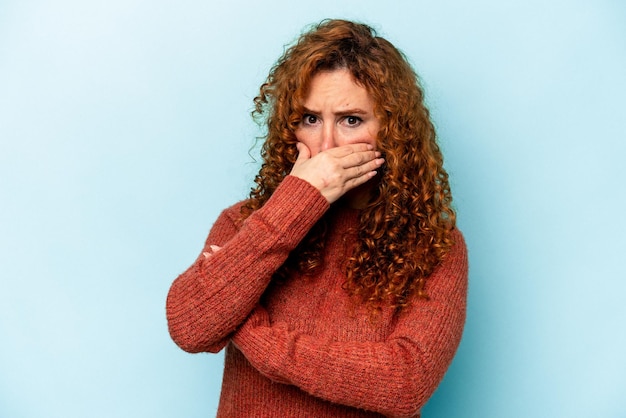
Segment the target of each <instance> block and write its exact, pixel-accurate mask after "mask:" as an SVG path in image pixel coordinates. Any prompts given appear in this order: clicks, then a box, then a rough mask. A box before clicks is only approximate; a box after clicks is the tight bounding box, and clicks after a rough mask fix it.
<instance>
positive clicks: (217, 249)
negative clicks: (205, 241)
mask: <svg viewBox="0 0 626 418" xmlns="http://www.w3.org/2000/svg"><path fill="white" fill-rule="evenodd" d="M209 248H211V252H208V251H204V252H203V253H202V255H203V256H204V258H209V257H211V256H212V255H213V254H215V253H216V252H218V251H219V250H221V249H222V247H220V246H217V245H209Z"/></svg>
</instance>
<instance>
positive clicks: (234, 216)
mask: <svg viewBox="0 0 626 418" xmlns="http://www.w3.org/2000/svg"><path fill="white" fill-rule="evenodd" d="M247 202H248V200H247V199H246V200H241V201H239V202H237V203H235V204H233V205H231V206H229V207H227V208H226V209H224V210H223V211H222V213H221V214H220V216H219V218H218V222H220V221H227V222H229V223H232V224H233V225H239V224H241V221H242V219H243V217H242V215H241V209H242V208H243V207H244V205H245V204H246V203H247Z"/></svg>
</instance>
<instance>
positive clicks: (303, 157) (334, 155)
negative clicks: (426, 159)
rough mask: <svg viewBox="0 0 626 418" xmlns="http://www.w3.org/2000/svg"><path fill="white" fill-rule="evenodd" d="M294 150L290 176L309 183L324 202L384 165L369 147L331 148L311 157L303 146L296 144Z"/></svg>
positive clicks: (355, 185)
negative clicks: (296, 154) (294, 156)
mask: <svg viewBox="0 0 626 418" xmlns="http://www.w3.org/2000/svg"><path fill="white" fill-rule="evenodd" d="M296 147H297V148H298V158H297V159H296V162H295V163H294V165H293V168H292V169H291V173H290V174H291V175H292V176H295V177H299V178H301V179H302V180H306V181H308V182H309V183H311V185H313V187H315V188H316V189H317V190H319V191H320V193H321V194H322V196H324V197H325V198H326V200H328V203H333V202H334V201H336V200H337V199H339V198H340V197H341V196H343V195H344V194H345V193H346V192H347V191H349V190H351V189H354V188H355V187H357V186H360V185H361V184H363V183H365V182H366V181H368V180H369V179H371V178H372V177H374V176H375V175H376V169H378V168H379V167H380V166H381V165H382V164H383V163H384V162H385V160H384V158H380V155H381V154H380V152H378V151H374V149H373V147H372V146H371V145H369V144H350V145H344V146H341V147H336V148H331V149H329V150H326V151H323V152H320V153H319V154H317V155H316V156H314V157H311V150H309V148H308V147H307V146H306V145H304V144H303V143H301V142H298V143H297V144H296Z"/></svg>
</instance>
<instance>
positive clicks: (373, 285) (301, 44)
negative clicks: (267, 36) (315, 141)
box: [241, 20, 455, 308]
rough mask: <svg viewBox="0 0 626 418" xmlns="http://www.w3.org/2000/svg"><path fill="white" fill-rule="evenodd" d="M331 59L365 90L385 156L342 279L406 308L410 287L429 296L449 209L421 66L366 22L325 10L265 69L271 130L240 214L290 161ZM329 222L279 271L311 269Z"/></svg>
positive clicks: (262, 116)
mask: <svg viewBox="0 0 626 418" xmlns="http://www.w3.org/2000/svg"><path fill="white" fill-rule="evenodd" d="M335 69H347V70H348V71H350V73H351V74H352V76H353V77H354V79H355V82H356V83H357V84H359V85H361V86H363V87H364V88H365V89H366V90H367V92H368V93H369V94H370V95H371V97H372V99H373V101H374V104H375V106H374V113H375V116H376V117H377V118H378V120H379V121H380V125H381V128H380V131H379V132H378V136H377V139H376V147H377V149H378V150H379V151H381V153H382V154H383V156H384V158H385V165H384V166H383V168H382V169H381V173H380V178H379V179H378V184H377V186H376V187H375V188H374V190H373V192H372V196H371V198H370V201H369V203H368V205H367V207H366V208H365V209H363V210H362V211H361V212H360V217H359V227H358V230H357V231H356V235H357V242H356V246H355V248H354V250H353V252H352V253H351V255H350V256H349V257H348V259H347V260H346V275H347V281H346V283H345V287H346V288H347V289H348V290H349V291H350V292H351V293H352V294H353V295H355V296H357V297H358V298H359V299H360V300H361V301H362V302H364V303H366V304H368V305H370V306H372V307H373V308H379V307H381V306H383V305H391V306H392V307H395V308H402V307H404V306H406V305H407V304H408V303H409V301H410V299H411V298H412V297H413V296H414V295H417V296H418V297H425V298H427V293H426V289H425V284H426V281H427V280H428V277H429V275H430V274H431V273H432V271H433V270H434V268H435V267H436V266H437V265H438V264H439V263H440V262H441V260H442V259H443V258H444V257H445V255H446V254H447V252H448V251H449V249H450V248H451V246H452V245H453V242H452V238H451V231H452V230H453V229H454V226H455V213H454V211H453V209H452V207H451V201H452V196H451V193H450V187H449V184H448V175H447V173H446V171H445V170H444V168H443V157H442V154H441V151H440V149H439V146H438V145H437V142H436V137H435V129H434V127H433V124H432V122H431V120H430V115H429V112H428V109H427V108H426V106H425V105H424V94H423V91H422V89H421V87H420V85H419V82H418V78H417V75H416V74H415V72H414V71H413V69H412V68H411V66H410V64H409V63H408V62H407V60H406V58H405V57H404V55H403V54H402V53H401V52H400V51H398V50H397V49H396V48H395V47H394V46H393V45H392V44H391V43H390V42H388V41H387V40H385V39H384V38H382V37H379V36H376V33H375V31H374V30H373V29H372V28H370V27H369V26H367V25H364V24H359V23H354V22H349V21H344V20H324V21H322V22H321V23H319V24H318V25H316V26H314V27H313V28H312V29H311V30H309V31H308V32H306V33H304V34H303V35H301V36H300V38H299V39H298V40H297V42H296V43H295V44H294V45H292V46H291V47H289V48H288V49H287V50H286V51H285V53H284V54H283V56H282V57H281V58H280V59H279V60H278V61H277V63H276V64H275V65H274V67H273V68H272V69H271V71H270V73H269V75H268V77H267V80H266V81H265V83H264V84H263V85H262V86H261V88H260V91H259V95H258V96H257V97H256V98H255V99H254V104H255V109H254V111H253V112H252V114H253V117H254V118H255V119H256V120H257V121H260V122H261V123H263V122H265V123H266V127H267V132H266V134H265V142H264V144H263V146H262V149H261V157H262V159H263V163H262V166H261V169H260V171H259V173H258V174H257V176H256V177H255V183H256V186H255V187H253V188H252V190H251V192H250V198H249V200H248V201H247V203H246V204H245V205H244V207H243V208H242V212H241V215H242V219H243V218H245V217H247V216H249V215H250V214H251V213H252V212H253V211H255V210H257V209H259V208H260V207H262V206H263V204H265V202H266V201H267V200H268V199H269V197H270V196H271V195H272V193H273V192H274V190H276V188H277V187H278V185H279V184H280V183H281V181H282V180H283V179H284V178H285V176H287V175H288V174H289V172H290V171H291V168H292V167H293V164H294V162H295V161H296V157H297V150H296V143H297V139H296V136H295V131H296V129H297V127H298V124H299V123H300V121H301V120H302V117H303V114H304V109H303V103H304V101H305V98H306V95H307V93H308V88H309V85H310V81H311V79H312V77H314V76H315V75H316V74H317V73H319V72H320V71H327V70H335ZM326 223H327V222H326V220H325V219H324V218H322V220H320V221H319V222H318V224H316V226H314V227H313V228H312V230H311V231H310V232H309V234H308V236H307V237H306V238H305V239H304V240H303V241H302V243H301V244H300V245H299V246H298V248H297V249H296V250H294V251H293V252H292V254H291V255H290V258H289V260H288V261H287V263H285V265H284V266H283V269H282V270H281V272H280V273H281V274H283V275H284V274H289V273H290V272H291V271H294V270H297V271H300V272H301V273H304V274H312V273H315V272H316V271H317V270H318V269H319V268H321V267H322V266H321V263H322V257H323V251H324V241H325V236H326V229H327V225H326Z"/></svg>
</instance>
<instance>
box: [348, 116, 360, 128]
mask: <svg viewBox="0 0 626 418" xmlns="http://www.w3.org/2000/svg"><path fill="white" fill-rule="evenodd" d="M345 121H346V124H347V125H348V126H358V125H359V124H360V123H361V122H363V119H361V118H360V117H358V116H346V119H345Z"/></svg>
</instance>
